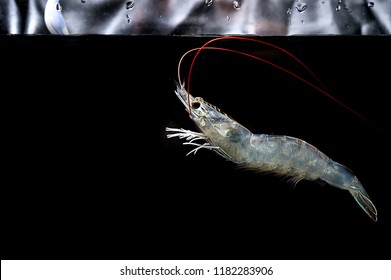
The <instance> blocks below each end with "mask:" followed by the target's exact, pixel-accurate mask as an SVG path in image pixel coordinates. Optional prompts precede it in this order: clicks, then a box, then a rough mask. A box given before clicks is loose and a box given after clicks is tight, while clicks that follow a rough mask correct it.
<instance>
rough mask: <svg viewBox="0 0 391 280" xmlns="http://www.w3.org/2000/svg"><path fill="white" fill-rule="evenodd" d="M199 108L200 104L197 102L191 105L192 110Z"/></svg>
mask: <svg viewBox="0 0 391 280" xmlns="http://www.w3.org/2000/svg"><path fill="white" fill-rule="evenodd" d="M200 106H201V103H200V102H199V101H194V102H192V103H191V108H193V109H198V108H200Z"/></svg>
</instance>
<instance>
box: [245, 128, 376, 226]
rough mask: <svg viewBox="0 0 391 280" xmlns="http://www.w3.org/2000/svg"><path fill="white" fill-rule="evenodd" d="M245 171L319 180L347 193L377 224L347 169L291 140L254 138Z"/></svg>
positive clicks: (373, 209) (361, 189)
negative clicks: (251, 170) (247, 169)
mask: <svg viewBox="0 0 391 280" xmlns="http://www.w3.org/2000/svg"><path fill="white" fill-rule="evenodd" d="M249 146H250V148H249V149H248V151H247V153H248V154H247V157H246V158H247V162H246V164H245V166H246V167H249V168H251V169H254V170H258V171H261V172H273V173H276V174H279V175H283V176H290V177H292V180H293V181H294V182H298V181H300V180H301V179H306V180H321V181H324V182H326V183H328V184H329V185H331V186H334V187H337V188H340V189H343V190H348V191H349V192H350V194H351V195H352V196H353V197H354V199H355V200H356V202H357V203H358V204H359V205H360V207H361V208H362V209H363V210H364V211H365V212H366V213H367V214H368V215H369V216H370V217H371V218H372V219H373V220H374V221H377V210H376V207H375V206H374V205H373V203H372V201H371V199H370V198H369V196H368V194H367V193H366V191H365V189H364V187H363V186H362V185H361V183H360V181H359V180H358V179H357V177H356V176H355V175H354V173H353V172H352V171H351V170H350V169H349V168H347V167H346V166H344V165H342V164H340V163H338V162H335V161H333V160H331V159H330V158H329V157H328V156H326V155H325V154H324V153H322V152H321V151H320V150H318V149H317V148H315V147H314V146H312V145H310V144H308V143H307V142H305V141H303V140H300V139H298V138H294V137H288V136H274V135H266V134H253V135H252V136H251V137H250V145H249Z"/></svg>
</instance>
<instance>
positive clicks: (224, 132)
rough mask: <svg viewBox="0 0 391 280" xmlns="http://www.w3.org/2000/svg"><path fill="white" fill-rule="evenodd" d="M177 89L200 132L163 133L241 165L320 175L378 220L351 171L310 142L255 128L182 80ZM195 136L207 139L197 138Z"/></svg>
mask: <svg viewBox="0 0 391 280" xmlns="http://www.w3.org/2000/svg"><path fill="white" fill-rule="evenodd" d="M175 93H176V95H177V97H178V98H179V100H181V102H182V103H183V105H184V106H185V108H186V110H187V111H188V112H189V115H190V118H191V119H192V120H193V121H194V123H195V124H196V126H197V127H198V129H199V130H200V132H193V131H190V130H184V129H178V128H167V129H166V130H167V131H168V132H170V133H169V134H168V135H167V137H168V138H171V137H179V138H185V139H186V140H187V141H188V142H185V143H184V144H187V145H194V146H195V148H194V149H193V150H192V151H191V152H190V153H192V152H193V153H196V152H197V151H198V150H199V149H202V148H204V149H210V150H213V151H215V152H216V153H218V154H219V155H221V156H222V157H224V158H226V159H227V160H230V161H232V162H234V163H236V164H238V165H240V166H242V167H244V168H248V169H252V170H255V171H259V172H270V173H275V174H278V175H281V176H288V177H290V178H291V180H292V181H294V182H295V183H297V182H298V181H300V180H302V179H305V180H310V181H314V180H321V181H324V182H326V183H328V184H329V185H331V186H334V187H337V188H340V189H343V190H348V191H349V192H350V194H351V195H352V196H353V197H354V199H355V200H356V201H357V203H358V204H359V205H360V206H361V208H362V209H363V210H364V211H365V212H366V213H367V214H368V215H369V217H371V219H372V220H374V221H377V210H376V208H375V206H374V205H373V203H372V201H371V200H370V198H369V196H368V194H367V193H366V191H365V190H364V188H363V186H362V185H361V183H360V182H359V180H358V179H357V177H356V176H355V175H354V174H353V173H352V171H350V170H349V169H348V168H347V167H345V166H343V165H341V164H339V163H337V162H335V161H333V160H332V159H330V158H329V157H328V156H326V155H325V154H324V153H322V152H321V151H319V150H318V149H317V148H315V147H314V146H312V145H310V144H308V143H307V142H305V141H303V140H300V139H298V138H294V137H289V136H276V135H267V134H253V133H252V132H251V131H250V130H248V129H247V128H246V127H244V126H242V125H241V124H239V123H238V122H236V121H235V120H233V119H232V118H230V117H229V116H228V115H227V114H225V113H223V112H221V110H219V109H218V108H217V107H215V106H213V105H211V104H209V103H207V102H205V101H204V100H203V99H202V98H200V97H193V96H192V95H190V94H189V93H188V92H187V91H186V90H185V88H184V87H183V86H182V85H178V87H177V90H176V91H175ZM199 140H202V141H205V142H204V143H202V144H201V143H199V142H197V141H199ZM190 153H189V154H190Z"/></svg>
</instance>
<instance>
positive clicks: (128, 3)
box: [126, 1, 134, 10]
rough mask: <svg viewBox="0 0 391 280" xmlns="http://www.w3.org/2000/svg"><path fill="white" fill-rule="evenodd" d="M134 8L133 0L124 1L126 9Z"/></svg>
mask: <svg viewBox="0 0 391 280" xmlns="http://www.w3.org/2000/svg"><path fill="white" fill-rule="evenodd" d="M133 8H134V2H133V1H128V2H126V9H127V10H131V9H133Z"/></svg>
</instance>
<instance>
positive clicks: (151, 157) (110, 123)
mask: <svg viewBox="0 0 391 280" xmlns="http://www.w3.org/2000/svg"><path fill="white" fill-rule="evenodd" d="M211 38H213V37H164V36H163V37H160V36H134V37H132V36H69V37H56V36H5V37H0V50H1V52H2V54H3V61H2V68H3V71H2V77H3V79H2V81H3V90H2V93H3V94H2V96H3V107H4V109H5V110H4V112H5V114H3V117H4V119H3V125H4V128H5V129H4V130H3V138H5V140H6V141H5V143H6V144H3V147H4V152H5V153H6V155H7V156H6V157H3V158H4V159H5V161H3V162H4V163H5V165H6V167H5V170H4V171H5V175H6V176H5V177H4V178H8V179H7V180H4V181H3V188H2V189H3V196H2V207H3V229H4V232H5V239H4V240H5V248H4V247H3V248H2V250H1V251H2V259H4V258H17V259H19V258H22V259H31V258H33V259H34V258H42V259H51V258H56V259H63V258H65V259H69V258H70V259H384V258H386V259H389V258H390V253H389V252H390V249H391V248H390V247H391V246H390V239H389V236H390V235H389V234H390V231H389V226H390V219H391V215H390V214H391V213H390V201H389V199H390V182H389V166H390V165H389V159H390V155H391V153H390V149H389V136H390V128H389V127H390V125H389V121H388V119H389V117H390V116H389V104H388V102H387V100H388V95H389V92H390V91H389V79H390V76H389V71H388V70H387V69H388V67H389V65H390V62H391V59H390V54H389V50H390V47H391V37H388V36H385V37H381V36H377V37H370V36H368V37H363V36H362V37H359V36H358V37H345V36H340V37H338V36H319V37H316V36H314V37H311V36H308V37H304V36H303V37H262V38H259V39H262V40H264V41H265V42H268V43H272V44H276V45H278V46H279V47H282V48H284V49H286V50H289V51H290V52H292V53H293V54H294V55H296V56H297V57H299V58H300V59H301V60H302V61H304V62H305V63H306V64H307V65H308V66H309V67H310V68H311V69H312V70H313V71H314V72H315V73H316V75H317V76H318V77H319V78H320V79H321V81H322V83H323V85H324V86H325V88H326V89H327V92H328V93H330V94H332V95H333V96H334V97H335V98H337V99H338V100H340V101H342V102H344V104H346V105H348V106H350V108H352V109H353V110H355V111H356V112H358V113H360V114H361V115H362V116H363V117H365V118H366V119H367V120H368V121H369V122H370V123H371V124H369V123H368V122H366V121H364V120H362V119H361V118H359V117H357V116H356V115H354V114H352V113H351V112H349V111H348V110H346V109H345V108H343V107H342V106H340V105H338V104H337V103H336V102H333V101H332V100H331V99H329V98H327V97H325V96H324V95H322V94H321V93H319V92H318V91H316V90H315V89H313V88H311V87H310V86H308V85H307V84H305V83H303V82H302V81H300V80H298V79H295V78H294V77H292V76H291V75H289V74H287V73H285V72H283V71H280V70H278V69H276V68H273V67H271V66H270V65H267V64H265V63H262V62H260V61H256V60H254V59H250V58H248V57H244V56H241V55H237V54H234V53H229V52H217V51H204V52H203V53H202V54H201V55H200V57H199V59H198V60H197V63H196V65H195V67H194V71H193V76H192V80H191V92H192V94H193V95H195V96H202V97H203V98H204V99H205V100H207V101H209V102H211V103H212V104H214V105H216V106H218V107H220V108H221V109H222V110H223V111H225V112H226V113H228V114H230V115H231V116H232V117H233V118H235V119H236V120H237V121H239V122H240V123H242V124H243V125H245V126H246V127H248V128H249V129H250V130H252V131H253V132H254V133H268V134H276V135H277V134H282V135H289V136H294V137H298V138H301V139H303V140H305V141H307V142H309V143H311V144H313V145H314V146H316V147H317V148H319V149H320V150H321V151H323V152H325V153H326V154H327V155H329V156H330V157H331V158H332V159H334V160H335V161H338V162H340V163H342V164H344V165H346V166H347V167H349V168H350V169H351V170H353V171H354V173H356V175H357V176H358V178H359V179H360V181H361V182H362V184H363V185H364V187H365V188H366V190H367V192H368V194H369V195H370V197H371V198H372V200H373V202H374V204H375V205H376V207H377V209H378V212H379V221H378V222H377V223H374V222H373V221H372V220H371V219H370V218H369V217H368V216H367V215H366V214H365V213H364V211H362V210H361V208H360V207H359V206H358V204H357V203H356V202H355V201H354V199H353V198H352V197H351V196H350V194H349V193H348V192H345V191H342V190H339V189H336V188H333V187H330V186H327V185H325V186H319V185H318V184H316V183H312V182H304V181H302V182H300V183H299V184H298V185H297V186H296V187H293V186H292V185H291V184H289V183H287V182H286V180H284V179H281V178H276V177H273V176H270V175H261V174H256V173H254V172H251V171H245V170H240V169H237V168H236V167H235V165H234V164H232V163H230V162H227V161H225V160H224V159H223V158H221V157H219V156H218V155H216V154H214V153H212V152H210V151H206V150H201V151H199V152H198V153H197V155H196V156H194V155H191V156H186V154H187V152H189V151H190V147H188V146H183V145H182V141H181V140H178V139H167V138H166V132H165V127H166V126H169V127H178V128H179V127H182V128H185V129H190V130H195V127H194V125H193V123H192V122H191V121H190V119H189V118H188V115H187V113H186V112H185V110H184V108H183V106H182V105H181V103H180V102H179V100H178V99H177V98H176V96H175V94H174V89H175V81H176V80H177V64H178V60H179V59H180V57H181V55H182V54H183V53H184V52H186V51H187V50H189V49H191V48H194V47H200V46H201V45H202V44H203V43H205V42H206V41H207V40H208V39H211ZM216 46H219V47H224V48H232V49H238V50H240V51H243V52H244V51H245V52H248V53H251V54H253V55H256V56H258V57H262V58H264V59H268V60H270V61H273V62H274V63H278V64H279V65H281V66H282V67H285V68H287V69H290V71H293V72H294V73H296V74H298V75H300V76H303V77H304V78H305V79H308V80H309V81H311V82H312V83H314V84H316V85H317V86H319V83H317V82H316V81H315V80H314V79H313V78H312V77H311V76H310V75H309V74H308V72H306V71H305V70H304V68H303V67H301V66H299V65H298V63H297V62H295V61H294V60H293V59H292V58H290V57H289V56H287V55H286V54H284V53H282V52H281V51H278V50H277V49H275V48H271V47H267V46H265V45H263V44H258V43H251V42H244V41H221V42H219V43H218V44H216ZM189 62H190V58H188V59H187V60H185V62H184V65H183V71H182V74H183V75H184V77H185V73H186V72H187V71H188V67H189Z"/></svg>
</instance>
